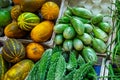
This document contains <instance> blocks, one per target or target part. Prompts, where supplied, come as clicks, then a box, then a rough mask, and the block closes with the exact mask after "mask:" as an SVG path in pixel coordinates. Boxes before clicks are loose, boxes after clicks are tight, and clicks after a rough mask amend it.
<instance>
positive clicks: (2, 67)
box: [0, 54, 7, 80]
mask: <svg viewBox="0 0 120 80" xmlns="http://www.w3.org/2000/svg"><path fill="white" fill-rule="evenodd" d="M6 71H7V64H6V61H5V60H4V59H3V56H2V54H0V80H3V79H4V75H5V72H6Z"/></svg>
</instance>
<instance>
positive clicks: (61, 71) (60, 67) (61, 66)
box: [55, 55, 66, 80]
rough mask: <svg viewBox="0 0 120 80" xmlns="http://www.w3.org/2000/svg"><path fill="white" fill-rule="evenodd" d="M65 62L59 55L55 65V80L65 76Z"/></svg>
mask: <svg viewBox="0 0 120 80" xmlns="http://www.w3.org/2000/svg"><path fill="white" fill-rule="evenodd" d="M65 71H66V62H65V59H64V57H63V56H62V55H61V56H60V57H59V60H58V62H57V65H56V72H55V80H61V79H62V78H63V76H64V75H65Z"/></svg>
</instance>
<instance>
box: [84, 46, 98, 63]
mask: <svg viewBox="0 0 120 80" xmlns="http://www.w3.org/2000/svg"><path fill="white" fill-rule="evenodd" d="M82 56H83V58H84V59H85V61H86V62H94V63H96V62H97V55H96V52H95V51H94V50H93V49H92V48H90V47H85V48H84V49H83V51H82Z"/></svg>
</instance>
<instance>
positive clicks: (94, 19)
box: [91, 14, 103, 24]
mask: <svg viewBox="0 0 120 80" xmlns="http://www.w3.org/2000/svg"><path fill="white" fill-rule="evenodd" d="M102 21H103V15H102V14H97V15H95V16H94V17H92V18H91V23H92V24H98V23H100V22H102Z"/></svg>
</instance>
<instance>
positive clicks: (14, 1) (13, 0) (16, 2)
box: [12, 0, 21, 5]
mask: <svg viewBox="0 0 120 80" xmlns="http://www.w3.org/2000/svg"><path fill="white" fill-rule="evenodd" d="M20 1H21V0H12V2H13V3H14V4H15V5H18V4H20Z"/></svg>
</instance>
